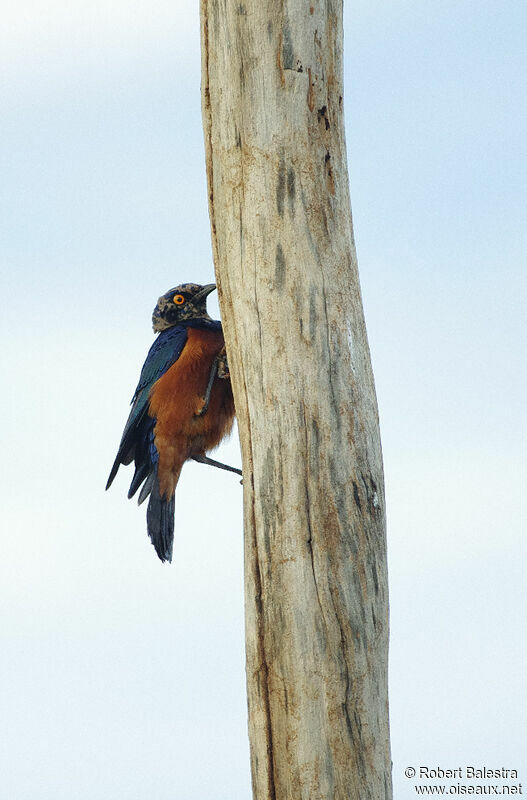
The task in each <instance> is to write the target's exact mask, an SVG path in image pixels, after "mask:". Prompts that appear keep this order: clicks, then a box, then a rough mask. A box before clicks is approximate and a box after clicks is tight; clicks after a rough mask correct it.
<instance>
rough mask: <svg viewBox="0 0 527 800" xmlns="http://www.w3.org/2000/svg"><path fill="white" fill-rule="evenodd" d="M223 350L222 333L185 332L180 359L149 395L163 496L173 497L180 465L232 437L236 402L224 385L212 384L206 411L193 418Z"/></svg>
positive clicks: (221, 382) (225, 381)
mask: <svg viewBox="0 0 527 800" xmlns="http://www.w3.org/2000/svg"><path fill="white" fill-rule="evenodd" d="M223 345H224V339H223V334H222V333H221V332H220V331H211V330H202V329H200V328H188V338H187V342H186V344H185V347H184V348H183V350H182V352H181V355H180V357H179V358H178V360H177V361H176V362H175V363H174V364H173V365H172V366H171V367H170V369H168V370H167V371H166V372H165V374H164V375H163V376H162V377H161V378H160V379H159V380H158V381H157V382H156V383H155V384H154V386H153V387H152V389H151V392H150V406H149V412H150V415H151V416H153V417H155V418H156V426H155V429H154V435H155V444H156V447H157V451H158V453H159V466H158V478H159V484H160V489H161V492H165V493H166V494H167V496H170V495H171V494H172V492H173V491H174V489H175V487H176V484H177V481H178V478H179V474H180V472H181V468H182V466H183V464H184V462H185V461H186V460H187V459H189V458H191V457H192V456H194V455H200V454H203V453H205V452H207V451H208V450H212V449H213V448H214V447H216V446H217V445H218V444H219V443H220V442H221V440H222V439H223V438H224V437H225V436H226V435H227V434H229V433H230V431H231V428H232V424H233V421H234V401H233V398H232V389H231V383H230V380H228V379H220V378H216V380H215V382H214V385H213V388H212V392H211V396H210V401H209V408H208V410H207V412H206V413H205V414H204V415H203V416H202V417H199V416H197V414H198V413H199V411H200V409H201V408H202V405H203V398H204V395H205V391H206V388H207V383H208V380H209V376H210V371H211V368H212V364H213V361H214V359H215V357H216V356H217V355H218V353H219V352H220V350H221V349H222V347H223Z"/></svg>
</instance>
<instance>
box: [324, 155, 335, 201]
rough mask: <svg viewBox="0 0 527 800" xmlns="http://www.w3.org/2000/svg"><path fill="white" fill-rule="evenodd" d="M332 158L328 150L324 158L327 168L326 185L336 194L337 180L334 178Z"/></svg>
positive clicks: (331, 192)
mask: <svg viewBox="0 0 527 800" xmlns="http://www.w3.org/2000/svg"><path fill="white" fill-rule="evenodd" d="M330 160H331V155H330V153H329V150H326V155H325V158H324V161H325V164H326V169H327V176H326V185H327V187H328V192H329V193H330V194H335V180H334V178H333V170H332V169H331V164H330Z"/></svg>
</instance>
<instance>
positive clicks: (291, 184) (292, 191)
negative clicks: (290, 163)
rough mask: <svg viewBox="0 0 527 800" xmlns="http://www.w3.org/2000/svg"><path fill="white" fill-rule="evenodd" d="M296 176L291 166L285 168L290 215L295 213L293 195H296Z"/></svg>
mask: <svg viewBox="0 0 527 800" xmlns="http://www.w3.org/2000/svg"><path fill="white" fill-rule="evenodd" d="M295 182H296V176H295V171H294V169H293V167H289V169H288V170H287V197H288V200H289V211H290V212H291V214H292V215H294V213H295V197H296V187H295Z"/></svg>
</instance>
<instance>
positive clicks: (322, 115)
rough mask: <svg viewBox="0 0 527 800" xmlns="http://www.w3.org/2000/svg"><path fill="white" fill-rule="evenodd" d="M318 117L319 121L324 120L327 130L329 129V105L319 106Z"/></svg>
mask: <svg viewBox="0 0 527 800" xmlns="http://www.w3.org/2000/svg"><path fill="white" fill-rule="evenodd" d="M317 117H318V121H319V122H321V121H322V120H324V124H325V126H326V130H327V131H329V119H328V107H327V106H322V108H319V109H318V111H317Z"/></svg>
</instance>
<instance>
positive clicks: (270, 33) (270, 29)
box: [267, 20, 273, 41]
mask: <svg viewBox="0 0 527 800" xmlns="http://www.w3.org/2000/svg"><path fill="white" fill-rule="evenodd" d="M267 38H268V39H269V41H271V39H272V38H273V23H272V22H271V20H269V22H268V23H267Z"/></svg>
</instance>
